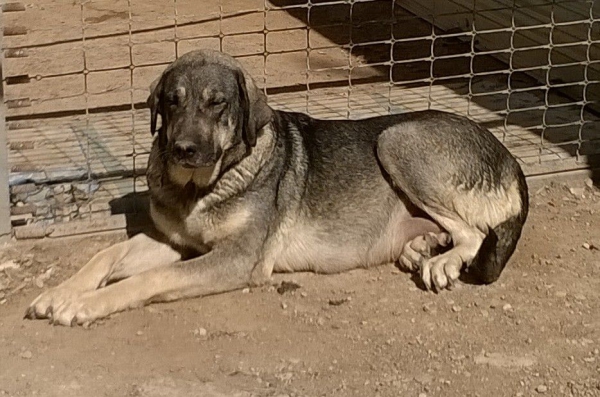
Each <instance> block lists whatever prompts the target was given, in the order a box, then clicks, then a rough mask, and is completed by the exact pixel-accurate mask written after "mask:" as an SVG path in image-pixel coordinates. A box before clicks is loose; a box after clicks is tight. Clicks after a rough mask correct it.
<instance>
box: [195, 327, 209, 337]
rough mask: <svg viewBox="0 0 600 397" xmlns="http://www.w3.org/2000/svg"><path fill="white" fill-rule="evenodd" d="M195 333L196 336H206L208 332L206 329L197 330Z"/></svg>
mask: <svg viewBox="0 0 600 397" xmlns="http://www.w3.org/2000/svg"><path fill="white" fill-rule="evenodd" d="M196 331H198V333H197V335H198V336H206V335H207V334H208V331H207V330H206V328H198V329H197V330H196Z"/></svg>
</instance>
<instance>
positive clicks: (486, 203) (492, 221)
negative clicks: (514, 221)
mask: <svg viewBox="0 0 600 397" xmlns="http://www.w3.org/2000/svg"><path fill="white" fill-rule="evenodd" d="M452 202H453V204H454V209H455V211H456V213H457V214H458V215H459V216H460V217H461V218H462V219H464V220H465V221H466V223H468V224H469V225H471V226H475V227H477V228H478V229H479V230H481V231H485V232H487V230H488V228H495V227H496V226H498V225H499V224H501V223H502V222H504V221H506V219H508V218H510V217H513V216H516V215H517V214H519V213H520V212H521V206H522V203H521V196H520V195H519V188H518V184H517V182H516V181H515V182H513V183H512V184H511V185H510V187H509V188H508V189H504V188H502V187H500V188H499V189H496V190H492V191H489V192H486V193H482V192H480V191H477V190H469V189H464V188H463V189H461V188H460V187H459V189H458V190H457V192H456V195H455V196H454V198H453V199H452ZM473 208H477V211H473Z"/></svg>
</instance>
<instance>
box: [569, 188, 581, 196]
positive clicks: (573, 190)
mask: <svg viewBox="0 0 600 397" xmlns="http://www.w3.org/2000/svg"><path fill="white" fill-rule="evenodd" d="M569 192H570V193H571V194H572V195H573V196H575V197H582V196H583V194H584V193H585V188H583V187H572V188H570V189H569Z"/></svg>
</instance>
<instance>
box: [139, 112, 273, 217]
mask: <svg viewBox="0 0 600 397" xmlns="http://www.w3.org/2000/svg"><path fill="white" fill-rule="evenodd" d="M275 143H276V137H275V135H274V132H273V129H272V127H271V126H270V125H269V124H267V125H266V126H265V127H263V129H262V130H261V131H260V133H259V134H258V139H257V142H256V145H255V146H254V147H253V148H251V149H250V150H247V148H246V147H243V146H240V147H238V148H232V149H230V151H225V152H224V155H223V156H222V158H221V159H220V160H219V162H218V163H217V165H216V166H215V169H212V167H211V169H208V168H206V169H185V168H182V167H176V166H173V165H171V164H169V162H168V161H167V160H166V159H159V158H157V159H156V161H152V158H151V160H150V162H149V168H148V174H147V176H148V184H149V186H150V194H151V197H152V199H153V201H154V202H155V203H156V204H159V205H162V206H167V207H171V206H172V205H173V203H174V202H182V201H183V202H185V203H186V204H189V205H196V204H200V205H202V206H203V207H205V208H207V209H208V208H210V207H213V206H215V205H217V204H218V203H220V202H224V201H227V200H228V199H230V198H231V197H235V196H237V195H238V194H239V193H241V192H244V191H246V190H247V189H248V188H249V187H250V186H251V185H252V183H253V181H254V179H255V178H256V176H257V175H258V174H259V172H260V170H261V169H262V168H263V166H264V165H265V164H266V162H267V161H268V159H269V158H270V156H271V153H272V151H273V149H274V147H275ZM155 145H156V142H155ZM153 149H154V150H153V152H156V153H159V152H160V150H159V149H158V147H156V148H153ZM157 156H158V154H157ZM161 160H162V161H161ZM183 207H185V208H187V207H188V205H184V206H183Z"/></svg>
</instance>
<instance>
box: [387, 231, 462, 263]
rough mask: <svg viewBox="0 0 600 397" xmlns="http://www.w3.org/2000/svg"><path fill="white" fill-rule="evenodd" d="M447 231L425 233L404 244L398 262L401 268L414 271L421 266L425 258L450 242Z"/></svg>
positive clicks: (435, 253)
mask: <svg viewBox="0 0 600 397" xmlns="http://www.w3.org/2000/svg"><path fill="white" fill-rule="evenodd" d="M451 240H452V239H451V237H450V235H449V234H448V233H445V232H442V233H427V234H425V235H421V236H417V237H415V238H414V239H412V240H411V241H409V242H407V243H406V244H405V245H404V249H403V250H402V255H400V259H399V260H398V263H399V265H400V267H401V268H402V269H403V270H406V271H409V272H416V271H418V270H420V269H422V267H423V263H424V262H425V260H427V259H429V258H431V257H432V256H435V255H437V254H438V250H439V249H440V248H442V247H446V246H447V245H448V244H450V242H451Z"/></svg>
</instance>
